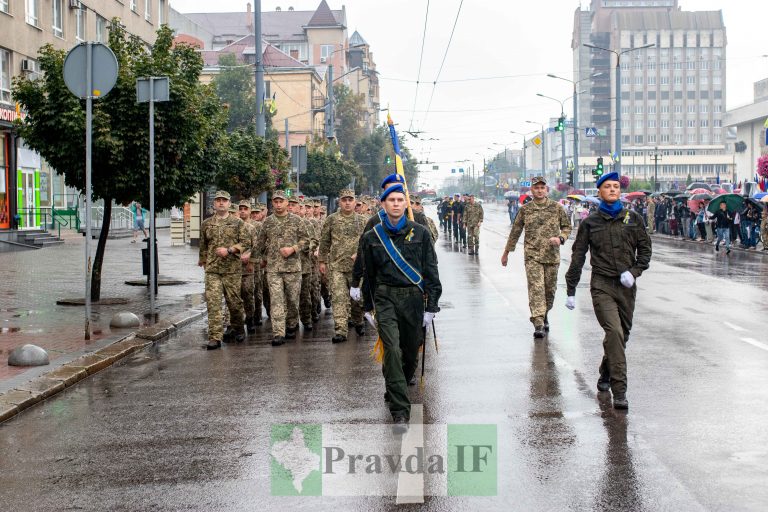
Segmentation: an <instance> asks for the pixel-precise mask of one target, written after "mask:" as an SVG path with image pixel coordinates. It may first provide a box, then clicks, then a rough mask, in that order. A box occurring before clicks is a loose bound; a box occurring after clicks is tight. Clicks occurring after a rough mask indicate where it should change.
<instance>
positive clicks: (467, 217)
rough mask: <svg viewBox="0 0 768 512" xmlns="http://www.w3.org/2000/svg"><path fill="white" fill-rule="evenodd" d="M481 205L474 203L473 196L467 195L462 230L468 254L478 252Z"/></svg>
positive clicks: (481, 220)
mask: <svg viewBox="0 0 768 512" xmlns="http://www.w3.org/2000/svg"><path fill="white" fill-rule="evenodd" d="M483 213H484V212H483V205H481V204H480V203H478V202H476V201H475V195H474V194H470V195H469V203H467V205H466V206H465V207H464V229H465V231H466V232H467V237H468V239H469V252H468V253H467V254H477V253H478V251H479V250H480V224H482V223H483Z"/></svg>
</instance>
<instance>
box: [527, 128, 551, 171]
mask: <svg viewBox="0 0 768 512" xmlns="http://www.w3.org/2000/svg"><path fill="white" fill-rule="evenodd" d="M526 123H529V124H537V125H539V126H541V173H542V174H543V175H544V176H546V175H547V163H546V162H547V161H546V157H545V155H546V150H545V149H544V148H545V146H546V142H545V141H546V140H547V138H546V137H545V135H544V125H543V124H542V123H535V122H533V121H526Z"/></svg>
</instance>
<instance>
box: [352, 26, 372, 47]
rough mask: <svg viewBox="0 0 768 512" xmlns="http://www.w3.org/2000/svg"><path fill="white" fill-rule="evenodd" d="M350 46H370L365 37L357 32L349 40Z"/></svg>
mask: <svg viewBox="0 0 768 512" xmlns="http://www.w3.org/2000/svg"><path fill="white" fill-rule="evenodd" d="M349 46H368V43H367V42H366V40H365V39H363V36H361V35H360V32H358V31H357V30H355V33H354V34H352V37H350V38H349Z"/></svg>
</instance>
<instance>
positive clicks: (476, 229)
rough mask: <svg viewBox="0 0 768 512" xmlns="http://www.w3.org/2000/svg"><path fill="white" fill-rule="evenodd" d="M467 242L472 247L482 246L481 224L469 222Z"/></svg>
mask: <svg viewBox="0 0 768 512" xmlns="http://www.w3.org/2000/svg"><path fill="white" fill-rule="evenodd" d="M467 244H468V245H469V246H470V247H473V246H474V247H479V246H480V224H474V225H472V224H467Z"/></svg>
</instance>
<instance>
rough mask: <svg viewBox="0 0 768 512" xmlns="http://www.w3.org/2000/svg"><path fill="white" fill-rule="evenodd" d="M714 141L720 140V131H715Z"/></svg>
mask: <svg viewBox="0 0 768 512" xmlns="http://www.w3.org/2000/svg"><path fill="white" fill-rule="evenodd" d="M714 142H720V132H715V137H714Z"/></svg>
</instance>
